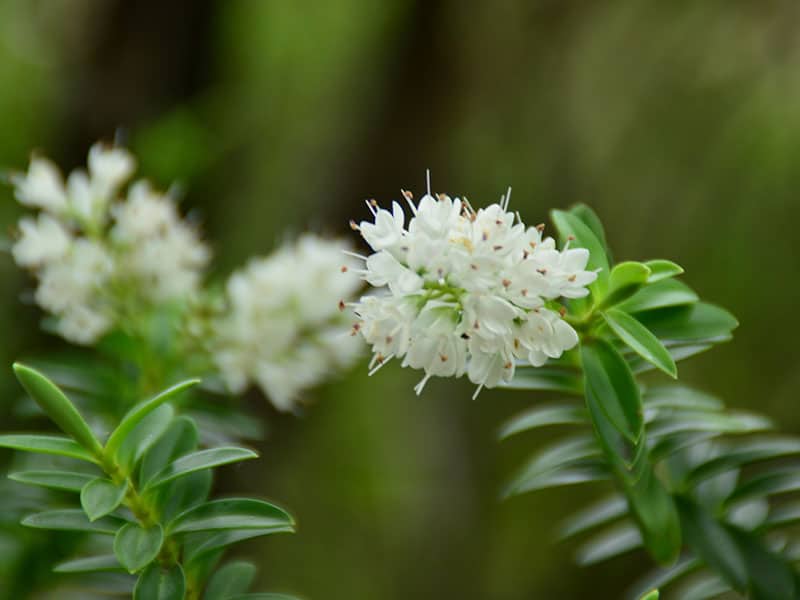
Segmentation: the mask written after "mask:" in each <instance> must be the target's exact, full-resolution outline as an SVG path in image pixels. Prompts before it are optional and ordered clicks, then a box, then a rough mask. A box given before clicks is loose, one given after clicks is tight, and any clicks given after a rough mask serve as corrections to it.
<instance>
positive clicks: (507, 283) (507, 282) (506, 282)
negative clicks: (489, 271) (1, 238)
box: [503, 279, 511, 288]
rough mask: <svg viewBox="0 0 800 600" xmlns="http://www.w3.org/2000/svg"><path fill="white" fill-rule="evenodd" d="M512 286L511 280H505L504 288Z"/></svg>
mask: <svg viewBox="0 0 800 600" xmlns="http://www.w3.org/2000/svg"><path fill="white" fill-rule="evenodd" d="M510 285H511V280H510V279H503V287H504V288H508V286H510Z"/></svg>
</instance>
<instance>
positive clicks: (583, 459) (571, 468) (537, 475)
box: [505, 435, 606, 496]
mask: <svg viewBox="0 0 800 600" xmlns="http://www.w3.org/2000/svg"><path fill="white" fill-rule="evenodd" d="M599 458H600V452H599V450H598V448H597V444H596V443H595V441H594V439H593V438H592V437H591V436H588V435H579V436H575V437H570V438H567V439H566V440H559V441H557V442H555V443H554V444H552V445H550V446H548V447H546V448H545V449H543V450H540V451H538V452H537V453H536V454H534V455H533V456H532V457H531V458H530V460H528V462H527V463H526V465H525V466H524V467H523V468H522V470H521V471H520V473H519V474H518V475H517V476H516V477H514V479H513V480H512V481H511V483H510V484H509V485H508V486H507V488H506V491H505V495H506V496H510V495H515V494H523V493H525V492H530V491H533V490H538V489H542V488H545V487H552V486H554V485H568V484H572V483H582V482H583V481H586V479H584V476H585V475H588V476H590V477H591V479H590V480H592V481H593V480H595V479H596V478H597V476H596V475H597V473H596V471H595V470H594V469H595V467H597V466H598V463H599V460H598V459H599ZM584 467H588V470H584ZM564 473H569V475H568V476H566V477H562V474H564ZM603 474H604V475H605V474H606V473H605V472H603Z"/></svg>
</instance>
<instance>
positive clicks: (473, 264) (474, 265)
mask: <svg viewBox="0 0 800 600" xmlns="http://www.w3.org/2000/svg"><path fill="white" fill-rule="evenodd" d="M469 268H470V269H472V270H473V271H477V270H478V265H476V264H475V263H472V264H471V265H470V266H469Z"/></svg>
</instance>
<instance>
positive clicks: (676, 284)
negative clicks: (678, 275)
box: [617, 279, 699, 313]
mask: <svg viewBox="0 0 800 600" xmlns="http://www.w3.org/2000/svg"><path fill="white" fill-rule="evenodd" d="M698 300H699V298H698V297H697V294H695V293H694V292H693V291H692V289H691V288H690V287H689V286H688V285H686V284H685V283H683V282H681V281H677V280H675V279H663V280H662V281H658V282H656V283H651V284H649V285H646V286H645V287H643V288H642V289H640V290H639V291H638V292H636V293H635V294H634V295H633V296H631V297H630V298H628V299H627V300H626V301H625V302H623V303H621V304H620V305H618V306H617V308H619V309H620V310H624V311H625V312H628V313H639V312H643V311H648V310H655V309H657V308H667V307H669V306H682V305H685V304H693V303H695V302H697V301H698Z"/></svg>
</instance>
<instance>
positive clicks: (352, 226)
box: [350, 219, 361, 231]
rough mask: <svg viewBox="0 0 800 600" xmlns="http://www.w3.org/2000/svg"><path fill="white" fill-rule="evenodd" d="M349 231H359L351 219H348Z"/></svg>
mask: <svg viewBox="0 0 800 600" xmlns="http://www.w3.org/2000/svg"><path fill="white" fill-rule="evenodd" d="M350 229H352V230H353V231H361V228H360V227H359V226H358V225H357V224H356V222H355V221H354V220H353V219H350Z"/></svg>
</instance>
